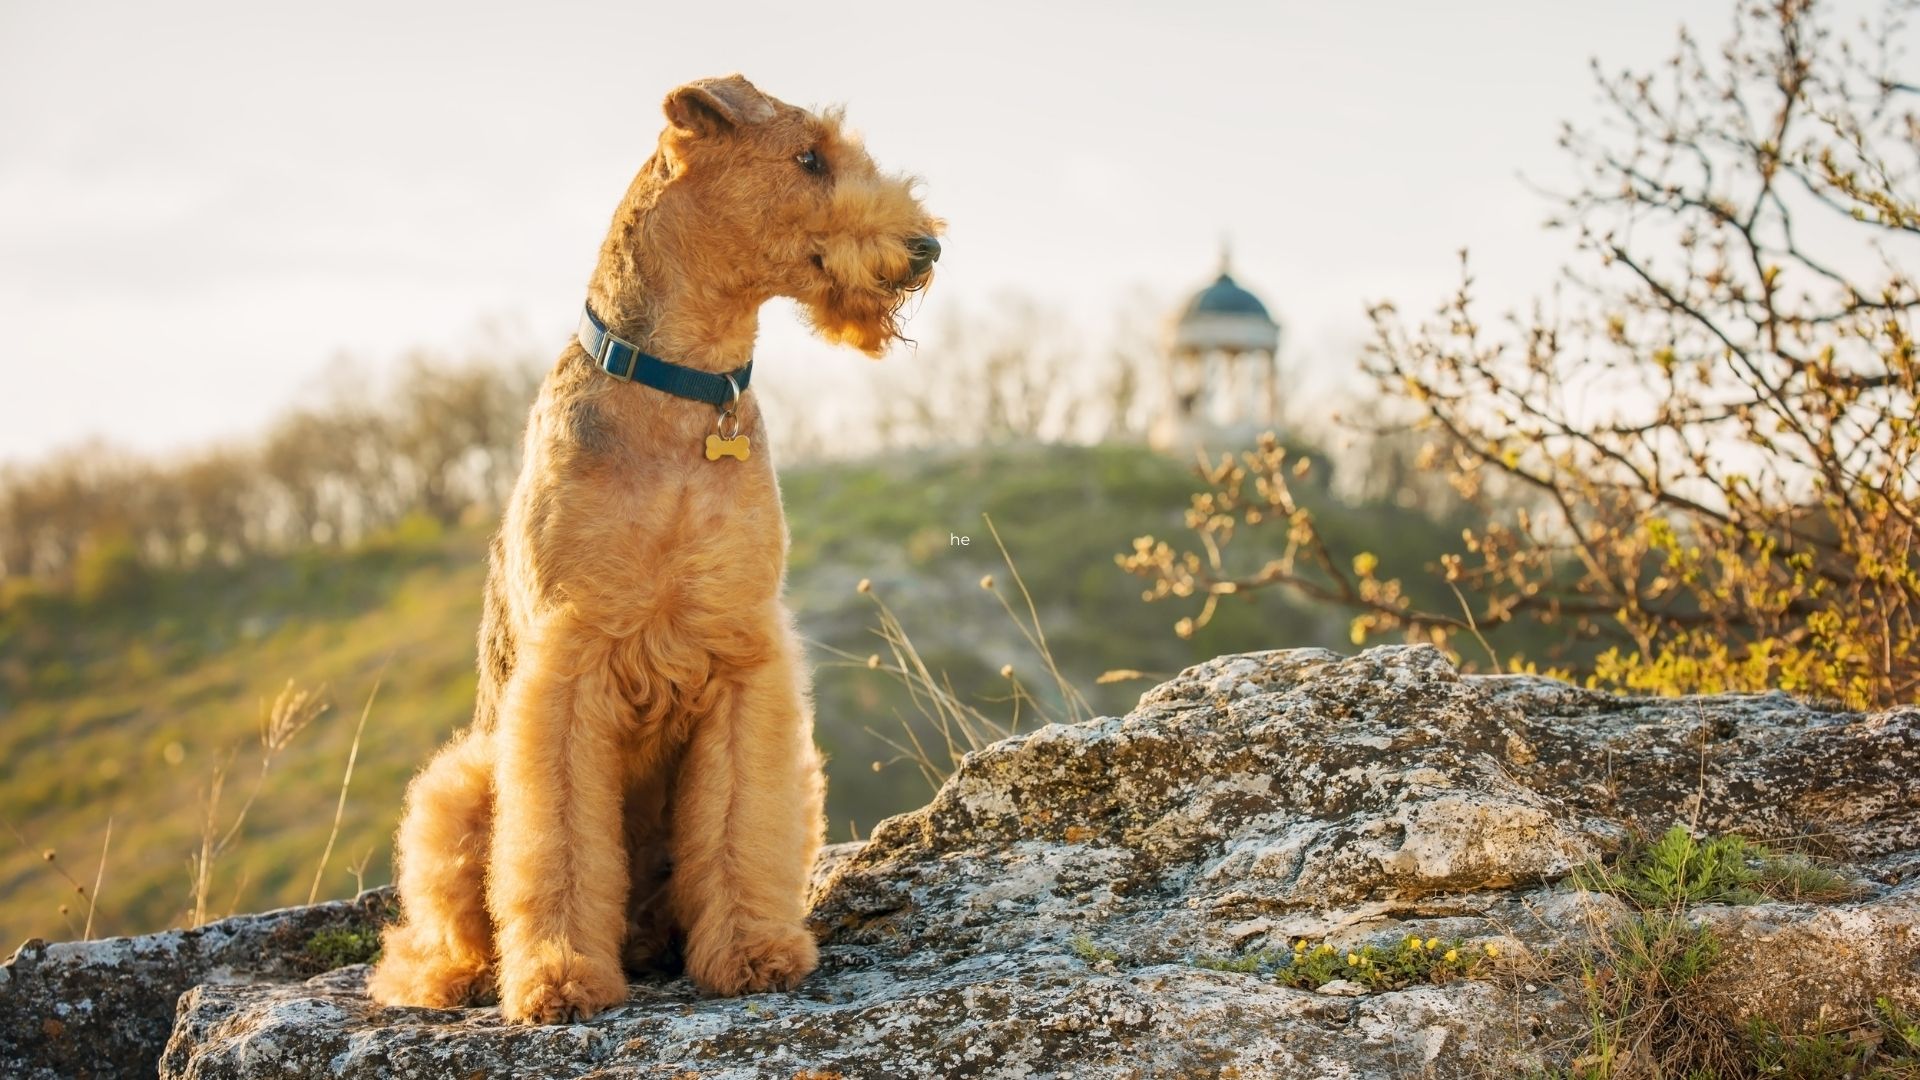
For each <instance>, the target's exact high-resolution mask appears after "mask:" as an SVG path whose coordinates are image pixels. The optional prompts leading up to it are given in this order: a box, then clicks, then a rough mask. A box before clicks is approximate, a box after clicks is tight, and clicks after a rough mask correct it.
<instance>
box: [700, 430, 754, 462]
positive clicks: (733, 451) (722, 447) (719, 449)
mask: <svg viewBox="0 0 1920 1080" xmlns="http://www.w3.org/2000/svg"><path fill="white" fill-rule="evenodd" d="M747 453H748V450H747V437H746V436H745V435H735V436H734V437H733V438H731V439H723V438H721V437H720V436H718V435H709V436H707V460H708V461H719V460H720V459H721V458H723V457H732V458H739V459H740V460H741V461H745V460H747Z"/></svg>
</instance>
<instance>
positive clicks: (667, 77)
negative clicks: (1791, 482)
mask: <svg viewBox="0 0 1920 1080" xmlns="http://www.w3.org/2000/svg"><path fill="white" fill-rule="evenodd" d="M1840 10H1841V11H1842V12H1846V11H1864V10H1865V9H1864V8H1860V7H1857V6H1856V7H1854V8H1849V7H1847V6H1845V5H1841V6H1840ZM1730 11H1731V3H1730V0H1712V2H1696V0H1608V2H1604V3H1602V2H1588V3H1566V2H1551V3H1543V2H1540V0H1510V2H1498V3H1496V2H1475V3H1452V4H1434V3H1424V2H1412V0H1409V2H1404V3H1403V2H1387V0H1377V2H1374V3H1365V4H1361V3H1306V2H1297V0H1295V2H1267V3H1243V4H1227V3H1207V2H1201V0H1191V2H1187V3H1180V4H1167V3H1134V2H1128V0H1116V2H1109V3H1101V4H1083V3H1050V4H1044V5H1043V4H1038V3H1032V2H1027V3H1002V2H999V0H980V2H971V3H966V4H936V5H926V4H914V5H906V6H903V7H896V6H893V5H880V4H869V3H836V4H831V5H801V4H791V3H779V4H772V3H760V2H755V0H733V2H730V3H726V4H640V3H610V2H585V0H580V2H545V3H541V4H537V5H535V4H523V5H508V4H501V3H489V2H485V0H468V2H463V3H431V4H430V3H420V4H415V3H399V2H395V0H381V2H376V3H364V2H359V0H337V2H329V3H325V4H298V5H295V4H278V3H263V2H260V0H231V2H227V0H223V2H193V0H187V2H169V3H152V2H150V0H139V2H101V3H82V2H74V0H0V376H3V377H4V381H3V382H0V461H6V460H15V461H18V460H27V459H32V458H36V457H39V456H42V455H44V454H46V453H48V452H49V451H51V450H53V449H55V448H60V447H65V446H71V445H73V444H76V443H79V442H81V441H83V440H87V439H90V438H96V437H97V438H103V439H105V440H107V441H109V442H111V443H113V444H116V445H119V446H123V447H127V448H129V449H132V450H135V451H138V452H142V453H156V454H164V453H166V452H169V451H175V450H179V449H181V448H185V447H195V446H201V445H205V444H209V443H212V442H215V441H219V440H226V439H232V438H239V437H244V436H245V435H247V434H248V433H251V432H254V431H258V430H261V429H263V428H264V427H266V426H267V425H268V424H269V423H270V422H271V420H272V419H273V417H275V416H276V415H278V414H280V413H282V412H284V411H286V410H288V409H290V408H294V407H297V406H298V405H299V404H300V403H301V402H302V401H303V400H307V399H310V398H312V397H314V396H315V395H317V394H319V393H321V388H322V387H324V386H326V385H327V384H328V382H329V380H334V381H338V380H339V379H341V378H343V377H346V378H353V379H365V380H370V381H371V384H372V385H376V386H377V385H378V382H379V377H380V375H381V373H382V372H383V371H387V370H391V369H392V368H393V367H395V366H396V365H397V364H398V363H399V361H400V359H401V357H402V356H403V355H404V353H405V352H406V351H407V350H409V349H412V348H428V349H437V350H441V351H456V350H460V349H462V348H470V347H473V346H474V344H475V343H476V342H480V341H495V340H508V341H513V342H519V343H524V344H526V345H527V346H528V347H529V348H531V349H533V350H534V351H536V352H539V353H542V354H547V353H551V354H555V355H557V353H558V352H559V350H560V348H561V346H562V345H563V344H564V342H565V340H566V337H567V335H568V334H569V333H570V332H571V330H572V328H573V326H574V324H575V322H576V320H577V318H578V310H579V304H580V302H581V300H582V298H583V290H584V287H585V283H586V279H587V275H588V273H589V271H590V270H591V269H592V265H593V259H594V256H595V253H596V251H597V248H598V244H599V242H600V239H601V236H602V235H603V233H604V231H605V229H606V225H607V221H608V219H609V216H610V215H611V213H612V210H613V207H614V204H615V202H616V201H617V200H618V198H619V196H620V194H621V193H622V192H623V191H624V190H625V188H626V185H627V183H628V181H629V179H630V178H631V177H632V174H633V172H634V171H635V169H636V168H637V167H638V166H639V164H640V163H641V162H642V161H643V160H644V159H645V158H646V157H647V155H648V154H649V153H650V152H651V149H652V146H653V144H654V141H655V139H656V138H657V136H658V133H659V130H660V128H661V125H662V119H661V114H660V101H661V99H662V98H663V97H664V96H665V94H666V93H667V91H668V90H670V89H672V88H673V87H674V86H676V85H678V84H679V83H681V82H684V81H687V80H688V79H692V78H697V77H700V76H705V75H715V74H723V73H726V72H729V71H736V70H737V71H740V72H743V73H745V74H746V75H747V76H748V77H749V78H751V79H752V80H754V82H755V83H756V84H757V85H758V86H759V87H760V88H761V89H762V90H764V91H766V92H768V93H770V94H772V95H774V96H776V97H779V98H782V99H784V100H787V101H791V102H793V103H795V104H801V105H825V104H844V105H845V106H846V107H847V112H848V118H849V121H850V122H851V124H852V125H853V126H854V127H855V128H857V129H858V130H859V131H860V132H861V133H862V134H863V135H864V136H865V138H866V140H867V143H868V147H869V149H870V150H871V151H872V152H873V154H874V156H875V157H876V158H877V159H878V160H879V161H880V162H881V163H882V165H883V166H886V167H888V168H893V169H899V170H903V171H907V172H912V173H914V174H917V175H918V176H920V177H922V178H923V180H924V188H923V191H924V196H925V198H926V201H927V203H928V205H929V206H930V207H931V208H932V209H933V210H934V211H935V212H936V213H938V214H940V215H941V216H943V217H945V218H946V219H947V220H948V222H949V232H948V234H947V236H946V238H945V254H944V256H943V258H942V260H941V263H940V275H939V278H938V280H937V282H936V284H935V288H934V289H933V290H932V291H931V292H930V293H929V294H928V295H927V297H926V298H925V300H924V301H923V302H922V303H921V305H920V309H919V312H918V313H917V316H916V322H915V324H914V325H913V328H912V332H913V334H914V336H915V337H916V338H918V339H919V340H920V341H921V342H922V343H923V349H926V350H931V348H932V347H933V346H937V345H938V344H939V340H940V334H941V332H942V321H943V315H951V314H952V313H954V312H964V313H967V314H969V315H971V316H973V317H977V318H987V317H990V316H991V313H992V311H993V310H994V308H995V307H996V305H999V304H1004V303H1007V302H1008V298H1009V297H1011V296H1015V295H1024V296H1029V297H1032V298H1035V299H1036V300H1037V301H1039V302H1040V303H1041V304H1043V305H1044V306H1046V307H1047V308H1049V309H1051V310H1056V311H1057V312H1059V314H1060V317H1061V318H1063V319H1067V320H1070V321H1071V323H1072V325H1074V326H1075V327H1076V328H1077V329H1080V330H1082V331H1084V333H1085V334H1086V335H1087V336H1088V338H1089V340H1093V339H1096V338H1098V337H1099V336H1101V335H1103V334H1105V333H1107V332H1108V331H1109V328H1110V327H1111V326H1112V325H1113V324H1114V323H1115V321H1116V319H1117V318H1118V317H1120V315H1121V314H1122V308H1123V307H1125V306H1126V305H1128V304H1134V305H1138V304H1139V303H1140V302H1141V301H1140V300H1139V299H1138V298H1139V297H1142V296H1146V297H1151V298H1156V299H1154V300H1152V301H1150V302H1151V303H1155V304H1157V303H1161V302H1164V303H1165V304H1167V305H1169V306H1172V305H1175V304H1177V303H1178V302H1179V301H1180V299H1181V298H1182V297H1184V295H1186V294H1187V293H1190V292H1191V291H1193V290H1195V289H1197V288H1199V287H1200V286H1202V285H1204V284H1206V283H1207V281H1209V280H1210V279H1211V277H1212V275H1213V273H1214V272H1215V268H1216V266H1217V263H1218V259H1219V248H1220V246H1221V243H1222V238H1223V237H1224V238H1230V241H1231V246H1232V252H1233V264H1234V270H1235V276H1236V277H1237V278H1238V279H1239V280H1240V281H1241V282H1242V283H1243V284H1245V285H1246V286H1248V287H1249V288H1251V289H1253V290H1254V291H1255V292H1256V293H1258V294H1259V295H1260V296H1262V297H1263V298H1264V299H1265V300H1266V301H1267V303H1268V305H1269V306H1270V307H1271V308H1272V309H1273V311H1274V313H1275V315H1276V316H1277V317H1278V319H1279V320H1280V322H1281V323H1282V324H1283V325H1284V327H1285V339H1284V343H1283V346H1282V360H1283V363H1286V364H1288V365H1290V366H1291V368H1292V369H1293V370H1294V371H1295V372H1296V373H1298V374H1299V375H1300V376H1301V380H1300V385H1301V386H1303V387H1309V388H1315V389H1312V390H1311V392H1314V393H1319V392H1324V387H1325V386H1326V385H1328V383H1329V380H1332V381H1337V380H1338V379H1339V378H1340V377H1341V376H1342V373H1345V372H1350V371H1352V370H1353V369H1354V366H1355V364H1356V350H1357V347H1358V345H1359V344H1360V342H1361V341H1362V340H1363V338H1364V336H1365V329H1366V324H1365V309H1366V306H1367V305H1368V303H1370V302H1372V301H1378V300H1394V301H1396V302H1398V303H1399V304H1400V306H1401V307H1402V308H1403V309H1404V310H1408V311H1425V310H1428V309H1430V308H1432V307H1433V306H1435V305H1437V304H1438V303H1439V302H1440V301H1441V300H1442V299H1444V297H1445V296H1446V294H1447V293H1448V291H1449V290H1450V289H1451V288H1452V286H1453V285H1454V283H1455V281H1456V275H1457V261H1456V259H1457V252H1458V250H1459V249H1460V248H1462V247H1470V248H1471V249H1472V251H1473V255H1474V263H1475V267H1476V272H1477V275H1478V277H1479V278H1480V279H1481V281H1482V289H1481V291H1482V293H1483V294H1485V295H1487V296H1488V297H1489V298H1491V299H1492V300H1493V301H1494V302H1495V303H1496V304H1507V305H1511V304H1515V303H1518V302H1520V301H1522V300H1523V299H1524V298H1525V297H1528V296H1531V295H1534V294H1535V293H1537V292H1540V291H1542V290H1544V288H1545V287H1546V286H1547V284H1548V283H1549V281H1550V280H1551V277H1552V275H1553V273H1554V271H1555V268H1556V267H1558V266H1559V265H1561V264H1562V263H1563V262H1564V261H1565V260H1566V257H1567V255H1568V254H1569V248H1568V244H1569V241H1568V239H1567V238H1566V237H1565V236H1564V235H1562V234H1558V233H1552V232H1548V231H1544V230H1543V229H1542V228H1541V224H1542V222H1543V221H1544V219H1545V218H1546V217H1547V216H1548V214H1549V212H1550V209H1551V207H1550V203H1549V202H1548V200H1547V199H1546V198H1544V197H1543V196H1542V195H1540V194H1539V193H1538V192H1537V191H1536V190H1535V188H1536V187H1537V186H1542V185H1544V186H1547V187H1556V186H1558V187H1564V186H1566V184H1567V183H1568V182H1569V181H1570V179H1571V172H1570V166H1569V164H1568V162H1567V161H1566V159H1565V157H1564V156H1563V155H1562V154H1561V152H1560V151H1559V150H1558V149H1557V148H1556V146H1555V137H1556V134H1557V132H1558V129H1559V124H1560V122H1561V121H1563V120H1568V121H1572V122H1574V123H1575V124H1578V125H1591V124H1592V123H1593V122H1594V121H1596V120H1597V119H1598V117H1599V115H1600V105H1599V102H1598V98H1597V95H1596V93H1595V90H1594V87H1593V81H1592V79H1591V77H1590V75H1589V72H1588V70H1587V64H1588V61H1589V60H1590V59H1591V58H1594V57H1598V58H1600V59H1601V61H1602V63H1603V65H1604V66H1605V67H1607V68H1608V69H1610V70H1612V69H1618V68H1621V67H1634V68H1646V67H1649V66H1652V65H1655V64H1657V63H1658V62H1659V61H1660V60H1662V59H1663V58H1665V57H1666V56H1667V55H1668V54H1669V53H1670V52H1671V49H1672V46H1673V43H1674V40H1675V33H1676V31H1677V29H1678V28H1679V26H1680V25H1681V24H1682V23H1686V24H1687V25H1689V26H1691V27H1693V28H1695V30H1696V32H1697V33H1699V34H1700V35H1701V36H1703V37H1704V38H1706V39H1707V40H1709V41H1717V40H1718V39H1719V38H1720V36H1721V35H1722V33H1723V32H1724V30H1725V28H1726V26H1727V25H1728V20H1729V14H1730ZM1159 298H1164V300H1163V301H1162V300H1161V299H1159ZM1134 314H1135V315H1137V314H1138V312H1135V313H1134ZM757 359H758V361H759V362H758V364H757V367H756V374H757V375H758V376H759V378H758V379H757V380H756V383H757V384H759V383H760V382H761V381H762V380H764V381H765V382H767V383H771V384H775V385H776V386H777V387H778V388H779V389H783V390H785V391H788V392H789V393H790V394H798V395H799V396H800V398H801V399H802V400H804V399H805V396H806V395H808V394H828V395H830V394H831V393H832V388H833V387H834V386H836V385H845V384H847V383H848V382H849V381H852V380H859V379H861V378H866V377H870V373H871V371H872V368H871V362H870V361H868V360H866V359H864V358H863V357H860V356H858V355H857V354H853V353H849V352H846V351H844V350H836V349H833V348H831V347H829V346H827V345H824V344H822V343H820V342H818V341H815V340H813V339H811V338H809V337H808V336H807V334H806V331H805V330H804V328H803V327H802V326H801V324H800V322H799V320H798V319H797V317H796V316H795V315H794V313H793V312H792V310H791V309H790V307H788V306H786V305H785V304H784V303H782V302H776V303H774V304H771V305H769V307H768V308H767V310H766V312H765V316H764V319H763V324H762V335H761V341H760V346H759V349H758V352H757ZM914 359H915V357H914V355H912V354H910V353H905V352H902V353H900V354H898V355H895V356H892V357H890V358H889V359H888V360H886V361H885V362H886V363H888V364H907V365H910V364H912V363H913V362H914ZM343 372H346V373H348V374H346V375H344V376H343V374H342V373H343Z"/></svg>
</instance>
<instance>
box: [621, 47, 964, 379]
mask: <svg viewBox="0 0 1920 1080" xmlns="http://www.w3.org/2000/svg"><path fill="white" fill-rule="evenodd" d="M665 110H666V114H667V129H666V131H665V132H663V133H662V134H661V136H660V147H659V152H658V153H656V154H655V156H654V160H653V162H652V164H651V167H652V168H653V169H655V170H656V171H657V173H658V174H659V175H658V176H657V177H656V179H657V181H658V182H659V183H660V187H659V188H658V201H657V202H656V203H655V204H654V212H655V213H656V214H665V215H668V216H670V217H671V218H672V219H674V220H675V221H677V222H678V223H679V224H680V225H681V226H682V228H681V229H679V230H676V231H678V232H679V233H680V235H681V238H682V241H683V243H686V244H689V245H691V246H695V247H697V248H698V250H697V251H696V252H693V253H692V254H693V255H694V256H695V259H694V262H695V264H696V265H698V266H700V268H701V272H702V274H703V275H709V276H711V277H713V278H714V279H715V280H714V287H716V288H728V287H738V288H740V289H742V290H743V291H747V292H758V293H761V294H763V295H768V296H788V297H792V298H793V299H795V300H797V301H799V302H800V303H801V305H802V306H804V307H805V308H806V309H807V312H808V314H809V315H810V316H811V318H812V320H813V323H814V326H815V327H816V328H817V329H818V330H819V332H820V333H821V335H822V336H824V337H826V338H827V339H828V340H830V341H835V342H843V343H845V344H848V345H852V346H854V347H856V348H858V349H860V350H862V351H863V352H866V353H867V354H868V355H870V356H879V355H881V354H882V353H884V352H886V350H887V346H889V345H890V344H892V343H893V342H894V341H895V340H896V339H898V338H899V337H900V310H901V308H902V306H903V305H904V304H905V303H906V301H907V298H908V297H909V296H910V295H912V294H913V293H914V292H917V291H918V290H920V289H923V288H925V287H926V286H927V283H928V282H929V281H930V280H931V279H932V277H933V264H934V262H935V260H937V259H939V258H940V241H939V239H938V237H939V234H940V233H941V232H942V231H943V230H944V228H945V223H944V222H942V221H940V219H938V218H936V217H933V216H932V215H931V214H929V213H928V212H927V209H926V207H924V206H922V205H921V204H920V201H919V200H918V199H917V198H915V197H914V193H913V187H914V181H913V180H912V179H911V178H909V177H904V176H896V175H891V174H888V173H883V172H881V171H880V168H879V166H877V165H875V164H874V161H873V158H872V157H870V156H868V154H867V151H866V149H865V147H863V146H862V145H861V144H860V142H859V140H858V139H857V138H855V137H853V136H852V135H850V134H848V133H847V132H845V131H844V130H842V128H841V124H840V114H839V113H838V111H828V112H824V113H812V112H808V111H807V110H805V109H801V108H796V107H795V106H792V105H789V104H787V103H785V102H783V101H779V100H777V99H775V98H772V97H769V96H767V95H766V94H763V93H761V92H760V91H759V90H758V89H756V88H755V87H754V85H753V84H752V83H750V82H748V81H747V80H746V79H744V78H741V77H740V76H738V75H729V76H726V77H725V78H720V79H701V80H698V81H696V82H691V83H688V84H686V85H685V86H682V87H680V88H678V89H676V90H674V91H673V92H672V93H670V94H668V95H667V100H666V104H665Z"/></svg>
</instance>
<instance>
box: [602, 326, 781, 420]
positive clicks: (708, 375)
mask: <svg viewBox="0 0 1920 1080" xmlns="http://www.w3.org/2000/svg"><path fill="white" fill-rule="evenodd" d="M579 336H580V347H581V348H583V349H585V350H587V355H588V356H591V357H593V359H594V361H595V362H596V363H598V364H599V365H600V368H601V370H603V371H605V372H606V373H607V374H609V375H612V376H613V377H614V378H616V379H629V380H632V381H633V382H637V383H639V384H640V385H642V386H651V387H653V388H654V389H655V390H664V391H666V392H667V393H669V394H672V395H674V396H675V397H683V398H690V399H692V400H694V401H704V402H706V403H707V404H709V405H713V406H717V407H719V408H722V409H725V408H728V407H729V406H731V405H733V403H734V402H737V401H739V400H740V395H741V394H744V393H746V392H747V382H748V380H750V379H752V378H753V361H751V360H749V361H747V363H746V366H744V367H740V368H735V369H734V370H732V371H729V372H725V373H723V374H718V375H716V374H714V373H713V372H711V371H697V370H695V369H693V368H690V367H683V366H681V365H679V364H670V363H668V362H667V361H665V360H662V359H660V358H659V357H657V356H649V355H647V354H646V353H644V352H641V351H640V347H639V346H638V345H635V344H634V343H633V342H631V341H625V340H622V339H620V338H617V337H615V336H614V335H613V332H612V331H610V330H608V329H607V327H606V324H605V323H602V322H601V321H600V319H599V317H598V316H596V315H594V313H593V308H592V307H585V308H582V309H581V311H580V334H579Z"/></svg>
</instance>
